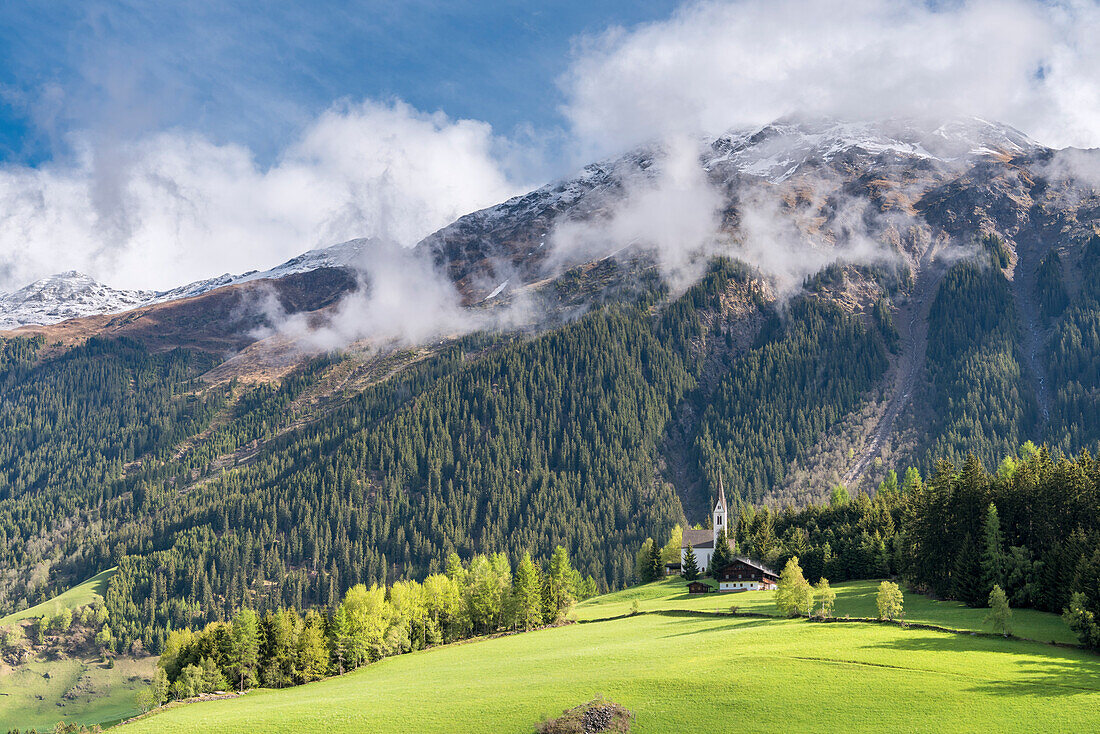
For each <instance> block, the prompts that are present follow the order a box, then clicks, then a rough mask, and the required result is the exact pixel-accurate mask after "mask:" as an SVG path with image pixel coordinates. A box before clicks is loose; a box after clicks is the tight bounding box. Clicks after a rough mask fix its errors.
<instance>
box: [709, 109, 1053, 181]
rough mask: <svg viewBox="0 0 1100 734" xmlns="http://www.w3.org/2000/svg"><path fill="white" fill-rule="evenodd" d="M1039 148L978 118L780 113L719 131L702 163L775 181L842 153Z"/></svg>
mask: <svg viewBox="0 0 1100 734" xmlns="http://www.w3.org/2000/svg"><path fill="white" fill-rule="evenodd" d="M1039 147H1041V146H1039V145H1038V144H1037V143H1035V142H1034V141H1033V140H1031V139H1030V138H1028V137H1027V136H1026V135H1024V134H1023V133H1021V132H1020V131H1018V130H1015V129H1014V128H1012V127H1009V126H1008V125H1003V124H999V123H993V122H988V121H986V120H982V119H979V118H958V119H953V120H950V121H947V122H944V123H939V124H937V123H929V122H926V121H921V120H914V119H895V120H884V121H878V122H844V121H840V120H832V119H812V120H801V119H794V118H784V119H781V120H777V121H775V122H772V123H769V124H767V125H764V126H763V127H760V128H753V129H748V130H744V129H741V130H731V131H729V132H727V133H725V134H723V135H721V136H719V137H718V138H716V139H715V140H714V141H713V142H712V143H711V144H710V149H711V152H710V154H709V155H708V156H707V157H706V159H705V160H704V166H705V167H706V169H707V170H714V169H720V168H732V169H734V170H736V171H738V172H740V173H742V174H746V175H750V176H758V177H760V178H765V179H767V180H769V181H772V182H773V183H780V182H782V181H784V180H786V179H787V178H789V177H790V176H792V175H794V174H795V173H796V172H797V171H798V170H800V169H801V168H802V167H803V166H804V165H806V164H808V163H829V162H831V161H833V160H835V159H837V158H838V157H840V156H843V155H856V156H863V157H869V158H878V157H891V158H895V159H909V160H914V159H923V160H926V161H932V162H937V163H953V162H956V161H961V160H969V159H972V158H975V157H978V156H987V155H993V156H1003V155H1010V156H1015V155H1021V154H1026V153H1029V152H1032V151H1034V150H1037V149H1038V148H1039Z"/></svg>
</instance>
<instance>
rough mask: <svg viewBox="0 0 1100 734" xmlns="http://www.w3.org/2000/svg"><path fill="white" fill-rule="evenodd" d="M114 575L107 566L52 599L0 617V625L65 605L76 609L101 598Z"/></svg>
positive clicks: (49, 613) (43, 613)
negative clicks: (100, 571) (104, 569)
mask: <svg viewBox="0 0 1100 734" xmlns="http://www.w3.org/2000/svg"><path fill="white" fill-rule="evenodd" d="M114 575H115V569H113V568H108V569H107V570H106V571H103V572H102V573H98V574H96V575H95V576H92V577H91V578H90V579H88V580H87V581H85V582H84V583H82V584H78V585H77V586H74V587H73V588H71V589H67V590H66V591H64V592H62V593H60V594H58V595H57V596H55V597H54V598H52V599H49V600H47V601H44V602H42V603H41V604H36V605H35V606H33V607H30V608H28V609H24V610H23V611H21V612H15V613H14V614H9V615H8V616H6V617H4V618H3V619H0V627H5V626H7V625H9V624H13V623H15V622H21V621H23V620H24V619H33V618H35V617H42V616H45V615H52V614H57V612H59V611H60V610H62V609H64V608H66V607H68V608H69V609H76V608H77V607H82V606H85V605H87V604H91V603H92V602H93V601H95V600H96V599H102V598H103V597H104V595H105V594H106V593H107V582H108V581H110V580H111V577H112V576H114Z"/></svg>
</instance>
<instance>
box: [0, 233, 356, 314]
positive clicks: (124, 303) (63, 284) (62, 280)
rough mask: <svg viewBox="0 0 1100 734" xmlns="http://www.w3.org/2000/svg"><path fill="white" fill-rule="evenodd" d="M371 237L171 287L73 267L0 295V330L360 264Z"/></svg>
mask: <svg viewBox="0 0 1100 734" xmlns="http://www.w3.org/2000/svg"><path fill="white" fill-rule="evenodd" d="M369 244H370V241H369V240H365V239H357V240H350V241H348V242H342V243H340V244H337V245H332V246H331V247H323V248H318V249H316V250H310V251H308V252H305V253H303V254H301V255H298V256H297V257H295V258H293V259H291V260H288V261H286V262H285V263H282V264H281V265H277V266H275V267H274V268H271V269H270V270H264V271H258V270H252V271H249V272H247V273H242V274H240V275H231V274H229V273H225V274H223V275H219V276H216V277H213V278H207V279H205V280H199V281H195V282H193V283H188V284H187V285H182V286H179V287H178V288H172V289H170V290H166V291H144V290H119V289H116V288H111V287H110V286H106V285H103V284H102V283H99V282H97V281H96V280H95V279H93V278H92V277H91V276H89V275H86V274H84V273H80V272H77V271H75V270H70V271H67V272H64V273H58V274H56V275H51V276H48V277H46V278H42V279H41V280H36V281H35V282H33V283H31V284H30V285H27V286H24V287H23V288H20V289H19V290H17V291H15V292H14V293H8V294H0V330H6V329H15V328H18V327H20V326H26V325H30V324H35V325H46V324H55V323H57V322H59V321H65V320H66V319H72V318H77V317H80V316H93V315H96V314H111V313H118V312H120V311H127V310H129V309H131V308H137V307H139V306H148V305H152V304H154V303H164V302H166V301H175V300H179V299H181V298H190V297H192V296H198V295H202V294H203V293H206V292H208V291H212V290H214V289H215V288H222V287H224V286H227V285H235V284H238V283H246V282H249V281H253V280H260V279H262V278H283V277H286V276H288V275H293V274H295V273H304V272H308V271H311V270H317V269H318V268H326V267H327V268H354V267H355V266H356V265H357V264H358V263H359V262H361V261H362V259H363V257H364V253H365V251H366V248H367V247H368V246H369Z"/></svg>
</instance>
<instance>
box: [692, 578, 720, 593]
mask: <svg viewBox="0 0 1100 734" xmlns="http://www.w3.org/2000/svg"><path fill="white" fill-rule="evenodd" d="M712 591H714V587H713V586H711V585H710V584H708V583H707V582H706V581H689V582H688V593H689V594H709V593H710V592H712Z"/></svg>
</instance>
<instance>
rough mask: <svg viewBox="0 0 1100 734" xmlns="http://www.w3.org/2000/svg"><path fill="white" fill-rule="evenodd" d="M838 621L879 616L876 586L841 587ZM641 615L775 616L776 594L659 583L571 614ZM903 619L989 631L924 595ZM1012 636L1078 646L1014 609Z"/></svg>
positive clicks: (1054, 620)
mask: <svg viewBox="0 0 1100 734" xmlns="http://www.w3.org/2000/svg"><path fill="white" fill-rule="evenodd" d="M833 590H834V591H836V612H835V614H836V616H837V617H843V616H844V615H848V616H851V617H876V616H878V611H877V609H876V608H875V594H876V593H878V584H877V583H876V582H872V581H850V582H848V583H843V584H837V585H835V586H834V587H833ZM635 601H637V602H638V608H639V610H641V611H643V612H646V611H658V610H673V609H683V610H691V611H722V612H725V611H728V610H729V608H730V605H736V606H737V607H738V609H739V610H740V611H743V612H758V613H762V614H777V612H776V609H775V594H774V592H771V591H744V592H740V593H736V594H688V593H687V592H686V590H685V585H684V582H683V581H682V580H681V579H669V580H666V581H658V582H655V583H652V584H646V585H644V586H632V587H631V588H629V589H624V590H623V591H617V592H615V593H613V594H605V595H604V596H598V597H596V598H594V599H589V600H588V601H585V602H581V603H580V604H578V605H577V606H576V608H575V609H574V610H573V615H572V616H573V618H574V619H577V620H592V619H606V618H608V617H617V616H621V615H623V614H629V613H630V610H631V606H632V605H633V603H634V602H635ZM904 610H905V619H906V621H908V622H918V623H923V624H935V625H939V626H941V627H948V628H951V629H959V630H973V631H975V632H989V631H990V628H989V625H987V624H986V623H985V616H986V615H987V614H988V613H989V610H988V609H971V608H970V607H967V606H966V605H965V604H960V603H959V602H953V601H934V600H932V599H929V598H928V597H926V596H922V595H921V594H909V593H907V594H905V604H904ZM1012 629H1013V633H1014V634H1016V635H1017V636H1019V637H1026V638H1030V639H1033V640H1039V641H1041V642H1051V641H1054V642H1067V643H1071V644H1076V643H1077V636H1076V635H1074V634H1073V632H1072V631H1071V630H1070V629H1069V627H1067V626H1066V623H1065V622H1063V621H1062V618H1061V617H1059V616H1058V615H1056V614H1049V613H1047V612H1038V611H1035V610H1034V609H1014V610H1012Z"/></svg>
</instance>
